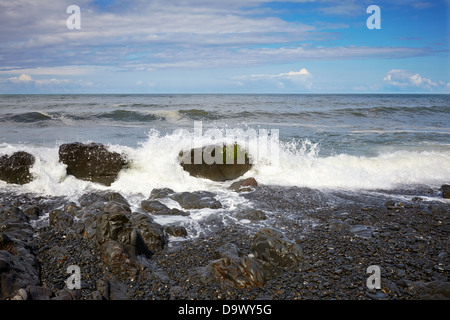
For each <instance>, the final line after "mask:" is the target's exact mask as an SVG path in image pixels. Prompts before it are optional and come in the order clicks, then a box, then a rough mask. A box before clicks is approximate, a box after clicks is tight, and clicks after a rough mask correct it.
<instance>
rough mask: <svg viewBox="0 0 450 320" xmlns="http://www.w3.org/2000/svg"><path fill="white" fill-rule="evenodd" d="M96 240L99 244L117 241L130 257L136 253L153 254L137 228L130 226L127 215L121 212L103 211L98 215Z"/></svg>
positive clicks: (134, 256) (133, 256) (148, 255)
mask: <svg viewBox="0 0 450 320" xmlns="http://www.w3.org/2000/svg"><path fill="white" fill-rule="evenodd" d="M96 240H97V242H98V243H99V244H103V243H105V242H107V241H108V240H114V241H117V242H119V243H120V244H121V245H122V246H123V247H124V249H125V250H126V251H127V253H128V254H129V255H130V256H131V257H132V258H136V257H137V256H138V255H144V256H146V257H151V256H152V254H153V253H152V252H151V251H150V249H149V248H148V247H147V245H146V244H145V241H144V239H143V238H142V235H141V233H140V231H139V229H137V228H134V227H133V226H131V224H130V223H129V219H128V217H127V216H126V215H125V214H122V213H103V214H101V215H99V216H98V218H97V234H96Z"/></svg>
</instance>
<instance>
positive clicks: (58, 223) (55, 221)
mask: <svg viewBox="0 0 450 320" xmlns="http://www.w3.org/2000/svg"><path fill="white" fill-rule="evenodd" d="M73 222H74V220H73V217H72V216H71V215H70V214H68V213H66V212H64V211H62V210H52V211H50V213H49V223H50V226H52V227H53V228H55V229H56V230H59V231H64V230H66V229H68V228H70V227H71V226H72V225H73Z"/></svg>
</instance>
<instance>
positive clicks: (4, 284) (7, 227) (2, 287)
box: [0, 207, 40, 299]
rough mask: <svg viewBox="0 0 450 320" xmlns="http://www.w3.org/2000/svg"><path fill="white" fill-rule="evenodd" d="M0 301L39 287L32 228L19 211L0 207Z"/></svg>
mask: <svg viewBox="0 0 450 320" xmlns="http://www.w3.org/2000/svg"><path fill="white" fill-rule="evenodd" d="M0 231H1V233H0V270H1V271H0V299H8V298H12V297H14V296H15V295H16V294H17V292H18V290H19V289H21V288H26V286H28V285H39V283H40V277H39V264H38V262H37V260H36V256H35V246H34V244H33V234H34V233H33V228H32V227H31V226H30V224H29V218H28V216H27V215H26V214H25V213H23V212H22V211H21V210H20V209H19V208H11V207H0Z"/></svg>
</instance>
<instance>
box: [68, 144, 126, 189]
mask: <svg viewBox="0 0 450 320" xmlns="http://www.w3.org/2000/svg"><path fill="white" fill-rule="evenodd" d="M59 161H60V162H62V163H64V164H65V165H67V168H66V171H67V174H68V175H73V176H75V177H76V178H78V179H81V180H86V181H92V182H97V183H100V184H103V185H106V186H110V185H111V184H112V183H113V182H114V181H115V180H116V178H117V175H118V174H119V172H120V170H122V169H123V168H124V167H125V165H126V164H127V161H126V159H125V157H123V156H122V155H120V154H119V153H117V152H111V151H108V149H107V148H106V147H105V146H104V145H102V144H98V143H90V144H82V143H79V142H76V143H69V144H63V145H61V146H60V147H59Z"/></svg>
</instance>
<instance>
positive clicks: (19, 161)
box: [0, 151, 36, 184]
mask: <svg viewBox="0 0 450 320" xmlns="http://www.w3.org/2000/svg"><path fill="white" fill-rule="evenodd" d="M35 160H36V159H35V157H34V156H33V155H31V154H29V153H28V152H24V151H18V152H15V153H13V154H12V155H10V156H7V155H4V156H2V157H0V180H3V181H6V182H7V183H15V184H26V183H29V182H31V181H32V180H33V176H32V174H31V173H30V168H31V167H32V166H33V165H34V162H35Z"/></svg>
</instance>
